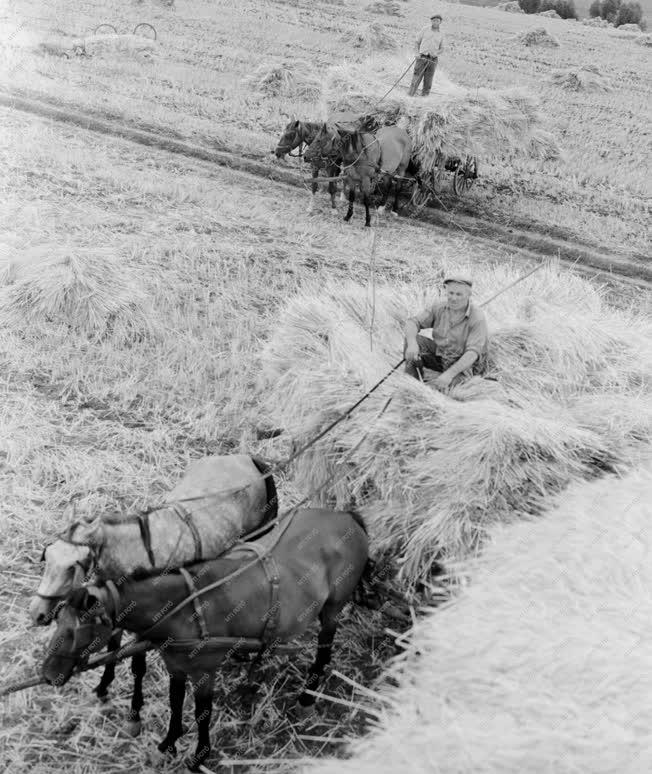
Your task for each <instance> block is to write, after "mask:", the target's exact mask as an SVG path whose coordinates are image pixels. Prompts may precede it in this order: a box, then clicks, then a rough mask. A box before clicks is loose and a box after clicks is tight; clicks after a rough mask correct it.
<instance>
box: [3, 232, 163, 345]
mask: <svg viewBox="0 0 652 774" xmlns="http://www.w3.org/2000/svg"><path fill="white" fill-rule="evenodd" d="M0 278H1V280H2V285H3V286H2V287H0V324H3V325H8V326H11V327H16V328H19V329H34V328H39V327H43V326H45V327H48V328H49V327H52V326H59V327H62V328H64V329H72V330H74V331H77V332H80V333H83V334H86V335H88V336H90V337H91V338H103V337H104V336H107V335H111V336H112V337H113V338H115V337H118V338H121V339H126V340H132V339H139V338H141V337H143V336H145V335H148V334H150V333H152V332H153V330H154V325H153V318H152V314H151V309H150V303H149V297H148V294H147V293H146V292H145V290H144V289H143V288H142V286H141V283H140V279H139V277H138V273H137V272H135V271H134V270H133V269H131V268H130V267H129V266H128V265H127V264H125V262H124V260H122V259H121V258H120V257H119V256H116V255H114V254H113V253H112V252H111V251H108V250H101V249H98V248H95V249H86V250H83V249H81V248H78V247H76V248H75V249H74V250H68V249H66V248H62V249H61V250H59V251H58V252H52V251H51V250H49V251H48V253H47V254H43V253H42V252H40V251H39V250H33V251H32V253H31V254H29V253H23V254H21V255H16V254H14V255H13V257H12V256H11V255H9V254H7V255H6V256H5V260H4V262H3V263H2V264H1V265H0Z"/></svg>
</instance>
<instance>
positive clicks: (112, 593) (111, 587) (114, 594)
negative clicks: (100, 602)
mask: <svg viewBox="0 0 652 774" xmlns="http://www.w3.org/2000/svg"><path fill="white" fill-rule="evenodd" d="M104 587H105V588H106V590H107V591H108V592H109V597H110V599H111V604H112V606H113V611H109V610H107V613H108V614H109V618H110V619H111V623H112V624H113V626H114V627H115V626H116V623H117V619H118V611H119V610H120V593H119V592H118V587H117V586H116V585H115V583H114V582H113V581H112V580H110V579H109V580H107V581H105V582H104ZM97 590H98V592H100V593H101V589H100V588H98V589H97Z"/></svg>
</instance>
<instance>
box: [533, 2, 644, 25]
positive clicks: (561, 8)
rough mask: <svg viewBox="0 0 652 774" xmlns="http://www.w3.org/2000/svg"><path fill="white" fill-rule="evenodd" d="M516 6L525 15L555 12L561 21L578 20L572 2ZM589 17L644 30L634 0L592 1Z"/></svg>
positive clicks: (638, 9)
mask: <svg viewBox="0 0 652 774" xmlns="http://www.w3.org/2000/svg"><path fill="white" fill-rule="evenodd" d="M518 4H519V5H520V7H521V8H522V10H523V11H524V12H525V13H542V12H543V11H556V12H557V13H558V14H559V16H561V18H562V19H578V18H579V17H578V14H577V11H576V9H575V2H574V0H518ZM589 16H591V17H593V18H596V17H599V18H601V19H606V20H607V21H609V22H611V23H612V24H613V25H614V27H620V26H622V25H623V24H638V25H639V27H640V28H641V29H642V30H644V29H646V24H645V21H644V20H643V8H642V7H641V4H640V3H637V2H635V0H593V3H592V4H591V7H590V8H589Z"/></svg>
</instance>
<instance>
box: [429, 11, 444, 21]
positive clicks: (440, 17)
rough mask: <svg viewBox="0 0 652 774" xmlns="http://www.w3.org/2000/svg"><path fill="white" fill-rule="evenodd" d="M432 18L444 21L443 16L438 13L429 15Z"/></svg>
mask: <svg viewBox="0 0 652 774" xmlns="http://www.w3.org/2000/svg"><path fill="white" fill-rule="evenodd" d="M433 19H439V21H444V17H443V16H442V15H441V14H440V13H433V15H432V16H431V17H430V20H431V21H432V20H433Z"/></svg>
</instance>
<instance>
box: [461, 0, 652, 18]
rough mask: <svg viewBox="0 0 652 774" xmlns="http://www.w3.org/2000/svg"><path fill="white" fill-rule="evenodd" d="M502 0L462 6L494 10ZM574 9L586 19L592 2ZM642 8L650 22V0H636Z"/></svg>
mask: <svg viewBox="0 0 652 774" xmlns="http://www.w3.org/2000/svg"><path fill="white" fill-rule="evenodd" d="M502 1H503V0H465V2H464V3H463V5H472V6H475V7H476V8H494V7H495V6H497V5H498V4H499V3H500V2H502ZM574 2H575V8H576V10H577V14H578V16H579V17H580V19H585V18H588V16H589V8H590V7H591V4H592V3H593V0H574ZM637 2H639V3H640V5H641V7H642V8H643V13H644V14H645V18H646V19H648V20H652V0H637Z"/></svg>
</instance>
